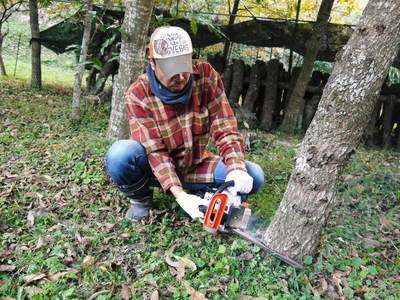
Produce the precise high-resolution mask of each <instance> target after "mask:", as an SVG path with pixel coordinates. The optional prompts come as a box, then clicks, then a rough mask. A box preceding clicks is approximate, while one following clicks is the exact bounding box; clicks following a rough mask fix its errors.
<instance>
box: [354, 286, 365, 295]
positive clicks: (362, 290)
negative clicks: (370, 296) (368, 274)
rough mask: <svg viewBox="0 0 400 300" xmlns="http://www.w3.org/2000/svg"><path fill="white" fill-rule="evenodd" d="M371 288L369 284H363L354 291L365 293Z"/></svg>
mask: <svg viewBox="0 0 400 300" xmlns="http://www.w3.org/2000/svg"><path fill="white" fill-rule="evenodd" d="M368 291H369V288H368V287H367V286H363V287H361V288H359V289H357V290H355V291H354V293H356V294H364V293H368Z"/></svg>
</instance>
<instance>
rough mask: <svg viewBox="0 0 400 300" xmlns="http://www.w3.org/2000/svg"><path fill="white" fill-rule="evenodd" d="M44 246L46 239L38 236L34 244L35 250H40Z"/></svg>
mask: <svg viewBox="0 0 400 300" xmlns="http://www.w3.org/2000/svg"><path fill="white" fill-rule="evenodd" d="M45 244H46V239H45V238H44V237H43V236H39V238H38V241H37V243H36V247H35V250H37V249H40V248H42V247H43V245H45Z"/></svg>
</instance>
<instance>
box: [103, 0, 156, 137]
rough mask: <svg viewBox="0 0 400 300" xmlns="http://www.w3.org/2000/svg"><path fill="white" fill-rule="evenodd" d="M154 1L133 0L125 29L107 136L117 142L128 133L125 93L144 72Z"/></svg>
mask: <svg viewBox="0 0 400 300" xmlns="http://www.w3.org/2000/svg"><path fill="white" fill-rule="evenodd" d="M153 5H154V1H153V0H149V1H146V0H129V1H127V2H126V11H125V16H124V22H123V24H122V30H123V32H124V33H125V34H123V35H122V44H121V53H120V60H119V63H120V64H119V70H118V74H117V75H116V79H115V81H114V84H113V96H112V108H111V115H110V121H109V125H108V131H107V139H108V140H111V141H114V140H118V139H122V138H126V137H127V136H128V132H129V127H128V118H127V114H126V109H125V93H126V91H127V89H128V88H129V86H130V84H131V83H132V82H133V81H134V80H135V79H136V78H137V77H138V76H139V75H140V74H141V73H142V72H143V69H144V55H145V46H146V36H147V31H148V27H149V23H150V18H151V12H152V10H153Z"/></svg>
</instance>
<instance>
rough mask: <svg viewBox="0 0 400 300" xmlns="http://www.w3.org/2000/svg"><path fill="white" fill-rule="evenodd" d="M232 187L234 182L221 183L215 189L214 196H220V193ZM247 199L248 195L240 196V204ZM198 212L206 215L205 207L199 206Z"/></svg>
mask: <svg viewBox="0 0 400 300" xmlns="http://www.w3.org/2000/svg"><path fill="white" fill-rule="evenodd" d="M234 185H235V181H233V180H230V181H226V182H224V183H222V184H221V185H220V186H219V187H218V188H217V190H216V191H215V193H214V195H215V194H221V193H222V192H223V191H225V190H226V189H227V188H228V187H231V186H234ZM247 197H248V194H240V199H241V201H242V202H246V201H247ZM199 210H200V211H201V212H202V213H206V211H207V206H205V205H200V206H199Z"/></svg>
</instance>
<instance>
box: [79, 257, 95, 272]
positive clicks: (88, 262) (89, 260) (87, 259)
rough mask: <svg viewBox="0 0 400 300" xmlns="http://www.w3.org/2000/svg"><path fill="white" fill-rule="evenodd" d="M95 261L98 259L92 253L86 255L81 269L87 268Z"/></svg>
mask: <svg viewBox="0 0 400 300" xmlns="http://www.w3.org/2000/svg"><path fill="white" fill-rule="evenodd" d="M95 261H96V259H95V258H94V257H93V256H91V255H88V256H86V257H85V258H84V259H83V261H82V266H81V269H86V268H88V267H90V266H92V265H94V263H95Z"/></svg>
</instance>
